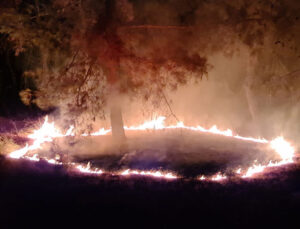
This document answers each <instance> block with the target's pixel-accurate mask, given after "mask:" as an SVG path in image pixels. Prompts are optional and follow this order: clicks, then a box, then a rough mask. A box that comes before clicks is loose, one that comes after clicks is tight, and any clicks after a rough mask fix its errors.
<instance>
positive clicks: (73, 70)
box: [0, 0, 299, 139]
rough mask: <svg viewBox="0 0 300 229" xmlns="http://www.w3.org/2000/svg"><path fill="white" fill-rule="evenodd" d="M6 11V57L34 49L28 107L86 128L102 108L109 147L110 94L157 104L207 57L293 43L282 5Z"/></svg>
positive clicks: (26, 4)
mask: <svg viewBox="0 0 300 229" xmlns="http://www.w3.org/2000/svg"><path fill="white" fill-rule="evenodd" d="M8 2H10V3H7V4H5V5H4V6H3V7H2V9H1V11H2V12H1V16H0V24H1V25H4V26H2V27H1V31H0V32H1V33H5V34H8V35H9V36H10V38H11V40H12V42H13V44H14V45H15V50H16V54H18V53H19V52H22V51H23V50H24V49H38V50H39V53H40V56H41V58H40V59H41V62H40V63H37V67H36V69H35V71H30V72H26V74H27V75H31V76H34V77H35V79H36V82H37V85H38V88H39V90H38V91H36V92H35V95H34V97H36V99H35V100H34V102H35V103H36V104H38V105H39V106H40V107H44V108H47V107H49V106H59V107H61V109H62V110H64V111H68V116H69V117H72V118H74V117H78V116H80V114H83V113H85V114H86V113H88V114H89V115H91V116H92V117H91V118H92V119H93V118H94V117H95V116H98V115H99V113H100V112H101V111H103V108H104V107H105V106H107V105H109V106H111V119H112V128H113V134H114V135H115V136H116V138H119V139H122V138H123V137H124V134H123V133H124V131H123V128H122V125H123V123H122V116H121V110H120V107H119V105H118V101H117V99H116V98H117V97H119V96H120V95H122V94H127V95H131V96H132V97H143V98H144V99H146V100H148V99H155V100H158V101H160V100H162V99H164V98H165V97H164V91H165V90H167V89H173V90H175V89H176V88H177V87H178V86H180V85H183V84H186V83H187V82H189V81H190V80H191V79H195V80H200V79H201V78H202V76H203V75H204V74H206V73H207V72H208V69H209V64H208V63H207V60H206V56H208V55H209V54H211V53H213V52H224V53H226V54H228V55H230V54H231V53H233V52H237V51H238V50H237V48H236V47H237V46H236V45H235V44H237V43H239V44H241V43H242V44H244V45H246V46H247V47H248V48H249V50H250V52H251V55H252V56H253V57H255V58H257V57H259V56H261V55H262V53H263V49H262V47H264V46H265V44H266V42H269V43H271V44H272V42H275V43H274V45H271V46H270V49H272V50H276V48H275V46H276V45H278V44H282V43H284V42H285V41H286V43H287V44H292V43H294V45H295V47H296V46H297V44H298V43H297V42H296V41H297V39H298V38H299V36H298V35H297V34H293V36H291V37H290V36H286V34H283V35H281V33H282V32H283V31H286V30H285V29H286V28H285V27H284V26H283V25H286V24H287V22H286V21H285V20H286V19H285V18H286V14H287V12H291V13H290V15H289V17H290V18H289V20H291V22H290V23H289V24H288V25H289V26H287V27H288V28H290V29H293V28H294V26H295V25H296V18H297V15H298V13H297V12H298V11H297V10H296V9H297V8H296V7H295V5H297V4H296V3H294V4H291V3H286V2H285V1H283V0H274V1H271V2H267V1H264V2H263V1H259V0H255V1H246V0H245V1H218V2H215V1H213V2H210V1H197V0H194V1H188V2H186V1H181V0H167V1H159V0H151V1H146V2H145V1H142V0H131V1H129V0H119V1H116V0H101V1H96V0H87V1H81V0H63V1H62V0H60V1H58V0H57V1H46V0H39V1H38V0H36V1H33V0H23V1H14V2H12V1H8ZM291 2H293V1H291ZM297 20H298V19H297ZM293 31H294V30H293ZM267 38H269V40H268V39H267ZM275 38H276V40H274V39H275ZM277 38H280V42H279V43H278V42H277V41H278V39H277ZM289 39H290V40H289ZM291 40H292V41H291ZM276 42H277V43H276ZM296 48H297V47H296ZM272 55H273V54H272ZM260 64H261V63H259V62H257V63H256V64H255V65H256V66H255V67H256V68H257V69H259V68H260V67H261V65H260ZM259 65H260V66H259ZM253 77H254V76H253ZM58 91H59V93H58ZM115 130H117V131H115ZM115 133H116V134H115Z"/></svg>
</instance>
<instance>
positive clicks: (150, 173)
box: [120, 169, 178, 179]
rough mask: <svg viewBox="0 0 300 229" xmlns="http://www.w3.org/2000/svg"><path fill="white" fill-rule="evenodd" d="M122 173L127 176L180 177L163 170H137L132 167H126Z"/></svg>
mask: <svg viewBox="0 0 300 229" xmlns="http://www.w3.org/2000/svg"><path fill="white" fill-rule="evenodd" d="M120 175H123V176H127V175H142V176H152V177H160V178H165V179H176V178H178V177H177V176H176V175H174V174H172V173H170V172H161V171H137V170H133V171H131V170H130V169H126V170H125V171H123V172H121V173H120Z"/></svg>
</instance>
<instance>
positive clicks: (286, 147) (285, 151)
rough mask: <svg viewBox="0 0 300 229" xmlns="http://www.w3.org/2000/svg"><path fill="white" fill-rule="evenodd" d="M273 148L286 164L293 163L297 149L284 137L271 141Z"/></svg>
mask: <svg viewBox="0 0 300 229" xmlns="http://www.w3.org/2000/svg"><path fill="white" fill-rule="evenodd" d="M270 144H271V148H272V149H274V150H275V151H276V153H278V154H279V155H280V157H281V159H282V160H283V161H285V162H293V157H294V156H295V149H294V148H293V147H292V146H291V144H290V143H289V142H287V141H286V140H284V138H283V137H278V138H275V139H274V140H272V141H271V143H270Z"/></svg>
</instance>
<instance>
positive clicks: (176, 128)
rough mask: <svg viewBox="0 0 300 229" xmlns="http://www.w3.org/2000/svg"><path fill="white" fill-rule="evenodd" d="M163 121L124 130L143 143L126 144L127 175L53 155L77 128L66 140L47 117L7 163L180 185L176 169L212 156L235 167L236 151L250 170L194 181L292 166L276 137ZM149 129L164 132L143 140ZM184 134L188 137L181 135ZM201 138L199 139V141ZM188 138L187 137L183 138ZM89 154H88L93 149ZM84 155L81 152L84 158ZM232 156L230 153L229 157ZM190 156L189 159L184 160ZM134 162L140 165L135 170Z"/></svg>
mask: <svg viewBox="0 0 300 229" xmlns="http://www.w3.org/2000/svg"><path fill="white" fill-rule="evenodd" d="M164 119H165V118H164V117H158V119H155V120H151V121H148V122H145V123H143V124H141V125H139V126H131V127H125V129H126V130H127V131H132V132H137V131H138V132H139V135H138V136H139V137H138V140H137V138H133V139H129V140H128V145H127V146H126V152H127V153H125V154H123V155H122V158H121V160H119V161H118V163H117V165H118V166H117V167H118V168H123V167H125V168H124V169H119V170H115V168H113V169H112V170H105V171H104V170H103V168H101V167H97V166H91V164H90V162H87V163H86V164H82V163H81V162H78V160H77V162H76V161H73V160H70V156H72V155H69V154H67V160H65V159H64V158H63V157H66V154H64V153H62V150H60V149H58V150H56V151H59V152H57V153H55V152H53V150H50V149H51V147H52V146H53V145H55V143H56V139H64V138H65V137H67V138H68V137H69V138H70V137H71V138H72V137H74V136H75V134H74V132H73V129H74V127H73V126H70V128H69V129H68V130H67V131H66V133H65V134H63V133H62V132H61V131H60V130H59V129H58V128H56V127H55V125H54V122H52V123H51V122H48V117H46V118H45V121H44V123H43V125H42V127H41V128H39V129H36V130H34V131H33V133H32V134H29V135H28V137H29V138H31V139H32V141H33V142H32V143H31V144H26V146H25V147H23V148H21V149H19V150H16V151H13V152H11V153H10V154H9V157H10V158H14V159H20V158H26V159H29V160H32V161H39V160H40V159H43V160H45V161H47V162H48V163H50V164H58V165H66V166H68V167H72V168H75V169H77V170H78V171H80V172H82V173H89V174H97V175H100V174H103V173H106V174H112V175H120V176H129V175H139V176H150V177H160V178H165V179H176V178H180V177H182V176H184V177H186V174H184V172H183V174H178V172H177V171H178V170H180V169H181V170H182V168H183V167H184V166H181V165H179V166H178V164H180V162H182V161H183V162H187V163H185V164H186V165H187V167H189V166H190V164H191V162H193V163H194V164H196V165H197V163H198V164H199V162H201V159H202V160H203V158H205V157H207V155H211V154H218V155H219V156H218V157H220V155H221V158H222V157H223V159H226V160H228V161H231V162H232V161H234V160H232V158H234V157H232V155H234V151H236V152H238V153H239V154H241V153H243V154H244V155H247V156H249V155H251V156H255V157H254V158H252V160H247V161H248V163H249V161H250V164H248V165H247V167H245V166H244V167H243V166H241V165H239V168H235V170H232V169H231V170H229V171H228V169H223V170H215V171H214V172H215V175H214V174H209V175H208V176H206V175H205V176H204V175H203V173H202V174H198V175H192V177H197V179H198V180H211V181H221V180H226V179H227V178H228V176H237V177H241V178H249V177H253V176H254V175H255V174H258V173H262V172H264V171H265V170H266V169H267V168H270V167H276V166H281V165H285V164H288V163H292V162H293V157H294V148H293V147H292V146H291V145H290V143H288V142H287V141H286V140H284V138H283V137H278V138H276V139H274V140H272V141H268V140H266V139H261V138H252V137H242V136H239V135H236V134H233V132H232V131H231V130H229V129H228V130H225V131H223V130H219V129H218V128H217V127H216V126H213V127H212V128H209V129H206V128H203V127H201V126H196V127H189V126H185V125H184V123H182V122H178V123H177V124H176V125H173V126H165V124H164ZM151 128H152V129H153V128H154V129H155V130H157V131H160V133H159V134H157V133H156V134H153V133H152V134H151V135H150V136H149V135H148V136H145V134H146V135H147V132H146V131H147V130H149V129H151ZM183 131H184V132H185V133H183ZM109 132H110V129H108V130H104V129H100V131H97V132H95V133H92V134H90V135H88V134H82V135H81V136H79V138H84V139H85V138H91V137H93V136H101V137H102V136H104V137H106V135H107V134H108V133H109ZM191 133H192V134H191ZM200 133H201V135H200V136H201V137H200V136H199V134H200ZM187 135H188V137H187V138H185V137H186V136H187ZM201 138H202V139H201ZM218 138H219V139H221V143H219V144H216V142H217V141H216V139H218ZM224 139H226V140H224ZM193 141H194V142H193ZM100 142H101V141H100ZM195 142H197V144H195ZM47 143H48V146H49V145H50V148H49V147H48V148H47V147H46V153H45V151H44V155H43V153H41V150H42V149H43V148H44V147H45V144H47ZM244 144H245V145H244ZM69 145H70V144H69ZM71 145H72V144H71ZM204 145H205V147H204ZM199 146H200V148H199ZM88 148H90V146H89V147H88ZM71 149H72V148H71ZM257 149H260V150H257ZM72 150H73V151H74V150H76V148H73V149H72ZM77 150H78V149H77ZM106 150H107V149H106ZM262 150H263V151H265V152H267V153H268V154H267V155H268V157H266V158H265V159H264V163H262V162H258V160H257V157H258V155H257V152H258V151H262ZM51 151H52V155H51V153H50V155H49V152H51ZM69 151H70V150H69ZM81 151H82V150H80V152H81ZM147 151H148V152H147ZM98 152H99V151H98ZM128 152H129V153H128ZM145 152H146V153H145ZM187 152H188V153H187ZM228 152H230V153H229V156H228ZM269 152H271V153H269ZM274 153H275V155H276V156H277V160H274V159H271V158H272V155H274ZM184 154H185V155H184ZM187 154H188V156H186V155H187ZM179 155H180V156H181V157H182V155H184V156H186V157H184V156H183V157H182V158H181V159H179V160H177V157H178V156H179ZM191 155H192V157H193V156H194V160H191V159H190V158H189V157H190V156H191ZM180 156H179V158H180ZM172 157H173V159H172ZM255 158H256V159H255ZM254 159H255V160H254ZM275 159H276V157H275ZM176 160H177V167H176V163H175V165H172V163H173V162H174V161H175V162H176ZM93 161H94V160H93ZM219 161H221V163H220V164H223V163H224V161H222V160H219ZM134 162H136V165H135V164H134ZM149 162H150V164H149ZM151 162H154V165H153V164H152V165H151ZM157 162H158V163H157ZM195 162H196V163H195ZM155 163H156V164H155ZM122 164H123V166H122ZM124 164H125V166H124ZM200 164H201V163H200ZM145 168H146V169H145ZM171 171H176V172H171ZM198 172H199V171H198Z"/></svg>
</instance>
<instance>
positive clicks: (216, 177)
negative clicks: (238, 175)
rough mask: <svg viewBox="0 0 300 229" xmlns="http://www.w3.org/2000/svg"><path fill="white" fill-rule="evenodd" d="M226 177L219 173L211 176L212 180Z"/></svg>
mask: <svg viewBox="0 0 300 229" xmlns="http://www.w3.org/2000/svg"><path fill="white" fill-rule="evenodd" d="M225 179H227V176H225V175H222V174H221V173H218V174H216V175H215V176H213V177H212V178H211V180H212V181H221V180H225Z"/></svg>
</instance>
